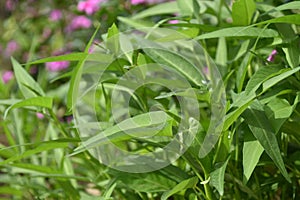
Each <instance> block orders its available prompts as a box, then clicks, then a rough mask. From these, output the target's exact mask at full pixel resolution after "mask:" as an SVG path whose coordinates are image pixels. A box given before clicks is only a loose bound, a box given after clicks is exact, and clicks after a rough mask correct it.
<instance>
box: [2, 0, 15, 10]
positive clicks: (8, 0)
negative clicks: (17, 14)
mask: <svg viewBox="0 0 300 200" xmlns="http://www.w3.org/2000/svg"><path fill="white" fill-rule="evenodd" d="M15 7H16V3H15V2H14V0H6V2H5V8H6V10H9V11H13V10H14V9H15Z"/></svg>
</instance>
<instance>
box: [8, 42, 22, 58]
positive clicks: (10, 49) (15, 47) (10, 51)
mask: <svg viewBox="0 0 300 200" xmlns="http://www.w3.org/2000/svg"><path fill="white" fill-rule="evenodd" d="M19 47H20V46H19V44H18V43H17V42H16V41H15V40H11V41H9V42H8V43H7V46H6V49H5V55H6V56H7V57H10V56H11V55H12V54H13V53H14V52H15V51H17V50H18V49H19Z"/></svg>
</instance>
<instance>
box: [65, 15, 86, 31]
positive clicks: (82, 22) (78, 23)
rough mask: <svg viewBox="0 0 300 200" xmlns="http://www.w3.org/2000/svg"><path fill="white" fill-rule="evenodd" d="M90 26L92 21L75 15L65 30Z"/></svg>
mask: <svg viewBox="0 0 300 200" xmlns="http://www.w3.org/2000/svg"><path fill="white" fill-rule="evenodd" d="M91 26H92V21H91V20H90V19H89V18H87V17H85V16H83V15H81V16H77V17H75V18H74V19H73V20H72V21H71V24H70V25H69V26H68V28H67V31H73V30H77V29H81V28H90V27H91Z"/></svg>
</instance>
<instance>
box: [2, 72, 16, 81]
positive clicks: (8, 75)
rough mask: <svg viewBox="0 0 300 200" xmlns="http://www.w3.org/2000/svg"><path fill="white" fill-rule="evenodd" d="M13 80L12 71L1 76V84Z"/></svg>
mask: <svg viewBox="0 0 300 200" xmlns="http://www.w3.org/2000/svg"><path fill="white" fill-rule="evenodd" d="M13 78H14V72H13V71H10V70H9V71H5V72H4V73H3V74H2V81H3V83H5V84H6V83H8V82H9V81H10V80H11V79H13Z"/></svg>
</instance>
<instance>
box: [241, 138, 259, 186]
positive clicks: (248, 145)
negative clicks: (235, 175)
mask: <svg viewBox="0 0 300 200" xmlns="http://www.w3.org/2000/svg"><path fill="white" fill-rule="evenodd" d="M263 152H264V148H263V147H262V146H261V144H260V143H259V141H258V140H256V139H255V137H254V136H253V135H252V133H248V132H246V134H245V139H244V146H243V170H244V181H245V182H247V181H248V180H249V178H250V176H251V174H252V172H253V171H254V169H255V167H256V165H257V163H258V161H259V158H260V156H261V155H262V153H263Z"/></svg>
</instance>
